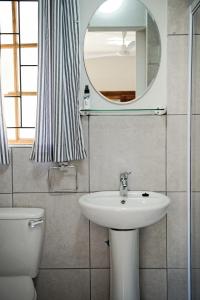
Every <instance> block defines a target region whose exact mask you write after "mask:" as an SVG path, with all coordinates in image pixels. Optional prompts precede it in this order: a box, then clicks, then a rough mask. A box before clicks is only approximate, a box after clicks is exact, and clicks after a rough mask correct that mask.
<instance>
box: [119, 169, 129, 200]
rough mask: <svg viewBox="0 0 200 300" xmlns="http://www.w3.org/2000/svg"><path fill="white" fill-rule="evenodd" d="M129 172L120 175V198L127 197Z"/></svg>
mask: <svg viewBox="0 0 200 300" xmlns="http://www.w3.org/2000/svg"><path fill="white" fill-rule="evenodd" d="M130 174H131V172H123V173H121V174H120V196H122V197H127V196H128V175H130Z"/></svg>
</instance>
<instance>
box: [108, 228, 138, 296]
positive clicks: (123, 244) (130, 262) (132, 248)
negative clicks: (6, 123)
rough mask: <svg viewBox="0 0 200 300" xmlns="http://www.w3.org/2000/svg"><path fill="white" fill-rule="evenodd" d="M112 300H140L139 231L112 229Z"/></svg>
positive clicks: (110, 232)
mask: <svg viewBox="0 0 200 300" xmlns="http://www.w3.org/2000/svg"><path fill="white" fill-rule="evenodd" d="M109 234H110V257H111V278H110V279H111V280H110V282H111V300H139V299H140V292H139V233H138V230H137V229H136V230H126V231H125V230H115V229H110V230H109Z"/></svg>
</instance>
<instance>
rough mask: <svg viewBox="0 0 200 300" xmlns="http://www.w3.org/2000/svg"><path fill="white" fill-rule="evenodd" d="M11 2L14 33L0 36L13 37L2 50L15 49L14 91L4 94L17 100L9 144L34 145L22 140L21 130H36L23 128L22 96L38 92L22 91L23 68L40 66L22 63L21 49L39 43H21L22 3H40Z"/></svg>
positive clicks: (8, 0) (28, 139)
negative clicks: (13, 133)
mask: <svg viewBox="0 0 200 300" xmlns="http://www.w3.org/2000/svg"><path fill="white" fill-rule="evenodd" d="M4 1H5V2H11V7H12V33H8V32H1V33H0V35H1V36H2V35H4V36H6V35H11V36H12V43H11V44H3V43H1V44H0V48H1V49H13V52H12V58H13V70H14V72H13V79H14V90H13V91H10V92H8V93H6V94H3V97H4V98H5V101H6V98H15V104H14V111H15V126H7V129H14V130H15V139H9V141H8V142H9V144H12V145H24V144H27V145H30V144H32V143H33V139H32V138H20V129H34V128H35V126H34V127H31V126H28V127H26V126H23V120H22V118H23V114H22V96H37V91H22V76H21V73H22V67H38V65H33V64H26V65H23V64H22V63H21V49H22V48H32V49H33V48H38V43H21V31H20V2H38V1H37V0H31V1H30V0H4Z"/></svg>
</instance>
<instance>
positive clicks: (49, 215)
mask: <svg viewBox="0 0 200 300" xmlns="http://www.w3.org/2000/svg"><path fill="white" fill-rule="evenodd" d="M79 197H80V194H45V193H43V194H42V193H39V194H38V193H35V194H14V206H17V207H23V206H24V207H43V208H44V209H45V214H46V228H45V241H44V249H43V257H42V263H41V265H42V267H43V268H87V267H89V222H88V220H86V219H85V218H84V217H83V216H82V215H81V212H80V209H79V205H78V199H79Z"/></svg>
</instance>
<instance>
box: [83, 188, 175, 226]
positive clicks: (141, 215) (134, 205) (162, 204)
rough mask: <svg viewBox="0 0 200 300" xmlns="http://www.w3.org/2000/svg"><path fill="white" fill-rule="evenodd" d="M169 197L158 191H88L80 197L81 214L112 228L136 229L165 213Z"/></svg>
mask: <svg viewBox="0 0 200 300" xmlns="http://www.w3.org/2000/svg"><path fill="white" fill-rule="evenodd" d="M169 203H170V199H169V198H168V197H167V196H165V195H163V194H160V193H155V192H142V191H129V192H128V195H127V197H123V196H120V192H119V191H106V192H96V193H90V194H87V195H84V196H82V197H80V199H79V204H80V207H81V210H82V213H83V215H84V216H85V217H87V218H88V219H89V220H91V221H92V222H94V223H96V224H98V225H101V226H104V227H108V228H113V229H121V230H123V229H136V228H141V227H145V226H148V225H151V224H154V223H156V222H158V221H159V220H160V219H162V218H163V217H164V216H165V214H166V213H167V208H168V206H169Z"/></svg>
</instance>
